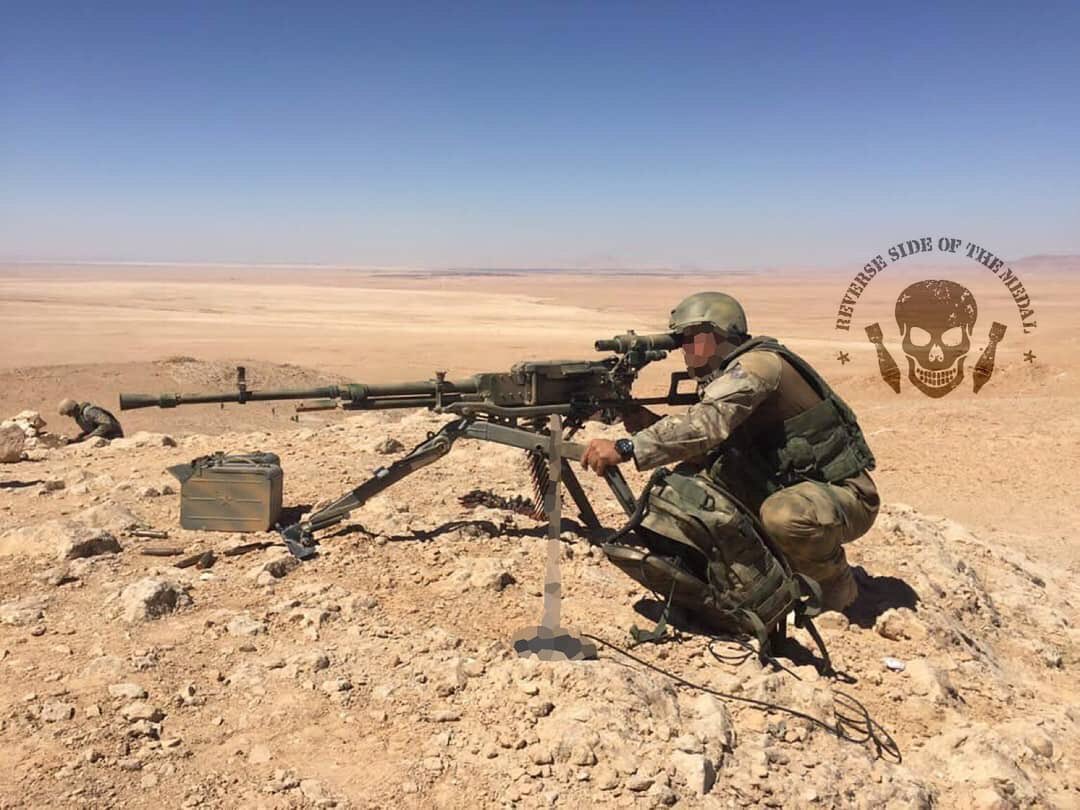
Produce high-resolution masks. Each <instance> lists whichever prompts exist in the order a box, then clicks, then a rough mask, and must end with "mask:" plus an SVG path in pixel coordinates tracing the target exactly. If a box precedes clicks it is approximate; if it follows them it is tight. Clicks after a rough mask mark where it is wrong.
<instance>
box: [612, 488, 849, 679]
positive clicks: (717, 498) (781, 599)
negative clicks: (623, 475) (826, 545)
mask: <svg viewBox="0 0 1080 810" xmlns="http://www.w3.org/2000/svg"><path fill="white" fill-rule="evenodd" d="M633 529H638V531H637V532H636V534H637V536H638V538H639V539H641V540H642V541H643V542H644V548H641V547H637V546H630V545H622V544H619V543H617V542H614V541H616V540H618V539H619V538H620V537H621V536H624V535H626V534H628V533H629V532H630V531H631V530H633ZM603 550H604V553H605V554H606V555H607V557H608V559H609V560H610V561H611V562H612V563H614V564H615V565H616V566H617V567H618V568H619V569H621V570H622V571H623V572H625V573H626V574H628V575H629V576H630V577H631V578H633V579H634V580H636V581H637V582H639V583H641V584H642V585H644V586H645V587H646V588H648V589H649V590H651V591H653V592H654V593H656V594H658V595H660V596H662V597H664V598H666V599H667V600H668V602H669V603H670V604H675V605H679V606H681V607H683V608H686V609H687V610H688V611H689V612H690V613H691V614H692V615H693V616H694V617H695V618H698V619H700V620H702V621H703V622H704V623H706V624H708V625H710V626H711V627H714V628H716V629H717V630H719V631H720V632H721V633H724V634H728V635H743V634H748V635H750V636H753V637H755V638H756V639H757V641H758V654H759V656H760V657H761V658H762V660H766V659H768V658H769V657H770V655H771V651H772V649H773V648H774V647H775V646H776V645H777V644H778V643H779V642H781V641H782V640H783V638H784V636H785V635H786V628H787V616H788V614H789V613H794V617H795V624H796V626H798V627H806V628H807V630H808V631H809V632H810V634H811V636H812V637H813V638H814V641H815V643H816V644H817V645H818V647H819V649H820V651H821V654H822V658H823V660H824V664H825V670H827V671H828V670H830V669H831V667H830V664H829V657H828V653H827V651H826V650H825V647H824V643H823V642H822V640H821V637H820V635H819V634H818V633H817V630H816V628H814V626H813V623H812V622H811V621H810V620H811V618H812V617H813V616H816V615H817V614H818V613H820V612H821V589H820V587H819V586H818V584H817V583H816V582H815V581H814V580H812V579H810V578H809V577H806V576H804V575H802V574H797V573H795V572H793V571H792V570H791V566H790V565H789V564H788V562H787V560H786V559H785V558H784V554H783V552H782V551H780V549H779V548H777V546H776V545H775V543H773V541H772V540H771V539H770V538H769V536H768V534H767V533H766V532H765V529H764V527H763V526H762V525H761V523H760V521H759V520H758V519H757V517H756V516H755V515H754V514H753V513H752V512H751V511H750V510H749V509H747V508H746V507H745V506H744V505H743V504H742V503H740V502H739V501H738V500H736V499H735V497H734V496H732V495H731V494H730V493H729V492H728V491H727V490H725V489H724V488H723V487H722V486H721V485H720V484H718V483H717V482H715V481H713V480H711V479H710V478H708V477H707V476H706V475H704V474H697V473H694V472H691V471H689V470H683V471H680V469H679V468H676V470H675V471H674V472H669V471H668V470H667V469H665V468H661V469H659V470H657V471H656V473H654V475H653V476H652V478H651V479H650V480H649V483H648V484H647V485H646V488H645V491H644V492H643V493H642V495H641V500H640V502H639V508H638V509H637V511H636V512H635V514H634V517H633V518H632V519H631V521H630V523H629V524H627V526H626V527H624V528H623V530H621V531H620V532H618V533H617V534H616V535H614V536H613V537H612V538H610V540H609V542H608V543H606V544H604V546H603ZM661 632H662V631H661Z"/></svg>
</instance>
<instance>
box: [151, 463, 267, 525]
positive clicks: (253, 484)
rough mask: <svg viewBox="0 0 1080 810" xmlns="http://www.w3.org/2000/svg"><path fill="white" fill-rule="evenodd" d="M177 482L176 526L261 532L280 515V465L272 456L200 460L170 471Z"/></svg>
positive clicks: (172, 468)
mask: <svg viewBox="0 0 1080 810" xmlns="http://www.w3.org/2000/svg"><path fill="white" fill-rule="evenodd" d="M169 472H171V473H172V474H173V475H174V476H175V477H176V478H177V480H178V481H180V526H181V527H183V528H185V529H202V530H204V531H211V532H264V531H267V530H268V529H270V528H273V526H274V524H275V523H277V520H278V516H279V515H280V514H281V484H282V478H283V476H282V472H281V462H280V460H279V459H278V457H277V456H276V455H274V454H273V453H249V454H246V455H226V454H225V453H214V454H213V455H212V456H202V457H200V458H197V459H195V460H194V461H192V462H191V463H190V464H182V465H180V466H178V467H170V468H169Z"/></svg>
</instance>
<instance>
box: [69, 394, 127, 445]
mask: <svg viewBox="0 0 1080 810" xmlns="http://www.w3.org/2000/svg"><path fill="white" fill-rule="evenodd" d="M71 418H72V419H74V420H75V421H76V422H78V423H79V428H80V429H81V430H82V433H80V434H79V435H78V436H77V437H75V441H83V440H84V439H93V438H95V437H97V436H100V437H102V438H103V439H119V438H122V437H123V435H124V430H123V428H121V427H120V422H119V421H118V420H117V418H116V417H115V416H113V415H112V414H111V413H109V412H108V411H107V410H105V409H104V408H99V407H98V406H97V405H91V404H90V403H89V402H83V403H82V404H81V405H79V407H78V410H76V411H75V413H73V414H72V415H71Z"/></svg>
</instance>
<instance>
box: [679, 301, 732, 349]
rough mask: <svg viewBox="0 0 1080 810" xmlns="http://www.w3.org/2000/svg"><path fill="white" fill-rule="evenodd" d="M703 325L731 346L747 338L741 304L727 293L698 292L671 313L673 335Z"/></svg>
mask: <svg viewBox="0 0 1080 810" xmlns="http://www.w3.org/2000/svg"><path fill="white" fill-rule="evenodd" d="M702 324H709V325H711V326H712V327H713V328H714V329H715V330H716V331H717V332H722V333H723V334H725V335H727V336H728V337H729V338H730V339H731V342H733V343H741V342H742V341H743V339H744V338H746V337H747V336H748V335H749V332H747V326H746V313H745V312H743V308H742V305H741V304H740V303H739V302H738V301H736V300H735V299H734V298H732V297H731V296H730V295H727V294H726V293H721V292H699V293H694V294H693V295H691V296H689V297H688V298H684V299H683V300H682V301H681V302H680V303H679V305H678V306H677V307H675V309H673V310H671V320H670V321H669V322H668V328H669V329H671V331H672V332H682V331H683V330H685V329H687V328H689V327H691V326H699V325H702Z"/></svg>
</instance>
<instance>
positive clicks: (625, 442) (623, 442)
mask: <svg viewBox="0 0 1080 810" xmlns="http://www.w3.org/2000/svg"><path fill="white" fill-rule="evenodd" d="M615 452H616V453H618V454H619V456H620V457H622V460H623V461H629V460H630V459H632V458H633V457H634V440H633V439H618V440H616V442H615Z"/></svg>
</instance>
